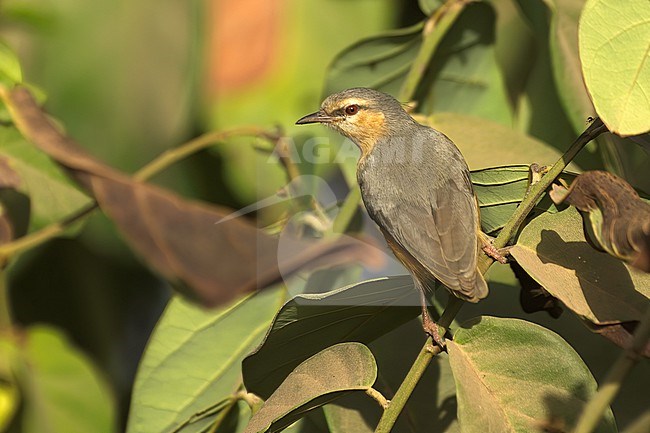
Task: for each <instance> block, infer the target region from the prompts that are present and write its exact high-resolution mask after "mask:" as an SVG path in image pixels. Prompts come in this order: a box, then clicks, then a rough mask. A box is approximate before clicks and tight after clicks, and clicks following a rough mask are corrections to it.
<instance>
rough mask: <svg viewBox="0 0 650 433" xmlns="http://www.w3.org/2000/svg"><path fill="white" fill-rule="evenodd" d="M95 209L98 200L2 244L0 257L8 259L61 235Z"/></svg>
mask: <svg viewBox="0 0 650 433" xmlns="http://www.w3.org/2000/svg"><path fill="white" fill-rule="evenodd" d="M95 209H97V202H92V203H90V204H89V205H86V206H85V207H83V208H82V209H81V210H79V211H77V212H76V213H74V214H73V215H71V216H69V217H68V218H66V219H64V220H62V221H58V222H56V223H53V224H50V225H49V226H46V227H43V228H42V229H40V230H38V231H35V232H33V233H30V234H28V235H25V236H23V237H21V238H19V239H16V240H15V241H12V242H9V243H6V244H4V245H0V258H2V259H3V260H5V261H7V260H9V259H10V258H11V257H12V256H14V255H16V254H19V253H21V252H23V251H25V250H28V249H30V248H34V247H36V246H38V245H40V244H42V243H44V242H45V241H48V240H50V239H52V238H55V237H57V236H59V235H60V234H61V233H63V232H64V231H65V230H66V229H67V228H69V227H70V226H71V225H72V224H74V223H76V222H78V221H81V220H82V219H84V218H86V217H87V216H88V215H90V214H91V213H92V212H93V211H94V210H95Z"/></svg>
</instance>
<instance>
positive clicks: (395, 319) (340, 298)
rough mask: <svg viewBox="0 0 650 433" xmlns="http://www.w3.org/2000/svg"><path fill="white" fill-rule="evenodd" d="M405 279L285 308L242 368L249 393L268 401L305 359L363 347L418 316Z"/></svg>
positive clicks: (300, 299)
mask: <svg viewBox="0 0 650 433" xmlns="http://www.w3.org/2000/svg"><path fill="white" fill-rule="evenodd" d="M419 305H420V304H419V296H418V293H417V291H416V290H415V289H414V288H413V281H412V278H411V277H410V276H408V275H403V276H397V277H385V278H378V279H375V280H368V281H364V282H362V283H358V284H353V285H351V286H347V287H343V288H341V289H337V290H334V291H331V292H327V293H322V294H306V295H299V296H296V297H295V298H293V299H292V300H291V301H289V302H287V303H286V304H285V305H284V306H283V307H282V309H281V310H280V312H279V313H278V314H277V316H276V317H275V319H274V321H273V325H272V326H271V329H270V330H269V333H268V334H267V336H266V338H265V340H264V342H263V343H262V345H261V346H260V347H259V348H258V349H257V350H256V351H255V352H254V353H253V354H251V355H249V356H248V357H247V358H246V359H244V362H243V364H242V368H243V374H244V384H245V385H246V389H247V390H248V391H249V392H253V393H255V394H257V395H259V396H260V397H262V398H268V397H269V396H270V395H271V394H272V393H273V391H274V390H275V389H276V388H277V387H278V386H279V385H280V383H282V381H283V380H284V379H285V378H286V377H287V375H288V374H289V373H290V372H291V371H292V370H293V369H294V367H296V366H297V365H298V364H300V363H301V362H302V361H304V360H305V359H307V358H309V357H310V356H312V355H314V354H315V353H318V352H319V351H321V350H323V349H324V348H326V347H329V346H332V345H334V344H337V343H341V342H346V341H358V342H362V343H369V342H371V341H372V340H374V339H376V338H377V337H379V336H381V335H383V334H385V333H386V332H388V331H390V330H392V329H395V328H396V327H398V326H399V325H401V324H403V323H405V322H407V321H409V320H410V319H413V318H414V317H416V316H417V315H418V314H420V308H419V307H417V306H419Z"/></svg>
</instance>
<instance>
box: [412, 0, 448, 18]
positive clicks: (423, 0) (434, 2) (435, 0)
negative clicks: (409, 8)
mask: <svg viewBox="0 0 650 433" xmlns="http://www.w3.org/2000/svg"><path fill="white" fill-rule="evenodd" d="M442 3H443V2H442V0H418V4H419V5H420V9H421V10H422V12H424V14H425V15H426V16H429V15H431V14H432V13H433V12H435V11H436V10H437V9H438V8H439V7H440V6H442Z"/></svg>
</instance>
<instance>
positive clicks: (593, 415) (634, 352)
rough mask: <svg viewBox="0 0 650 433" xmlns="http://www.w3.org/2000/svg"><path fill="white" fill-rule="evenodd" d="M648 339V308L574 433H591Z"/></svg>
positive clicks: (649, 313)
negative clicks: (630, 340)
mask: <svg viewBox="0 0 650 433" xmlns="http://www.w3.org/2000/svg"><path fill="white" fill-rule="evenodd" d="M649 338H650V307H649V308H647V309H646V312H645V315H644V316H643V318H642V319H641V322H639V324H638V325H637V327H636V330H635V332H634V337H633V339H632V342H631V343H630V345H629V346H628V347H627V348H626V349H625V350H624V351H623V352H622V353H621V354H620V355H619V357H618V359H617V360H616V362H615V363H614V365H612V368H611V369H610V370H609V372H608V373H607V376H606V377H605V379H604V380H603V384H602V385H601V386H600V388H599V389H598V392H597V393H596V395H595V396H594V397H593V398H592V399H591V400H589V403H587V405H586V406H585V408H584V410H583V411H582V415H581V416H580V419H579V420H578V424H577V426H576V429H575V431H574V433H591V432H592V431H594V430H595V429H596V426H598V423H599V422H600V419H601V418H602V417H603V414H604V413H605V411H606V410H607V408H608V407H609V405H610V403H611V402H612V401H613V400H614V398H615V397H616V394H618V391H619V389H620V388H621V385H622V384H623V380H624V379H625V377H626V376H627V375H628V373H629V372H630V370H632V367H634V365H635V364H636V363H637V362H639V358H641V352H642V351H643V348H644V347H645V345H646V344H647V343H648V339H649Z"/></svg>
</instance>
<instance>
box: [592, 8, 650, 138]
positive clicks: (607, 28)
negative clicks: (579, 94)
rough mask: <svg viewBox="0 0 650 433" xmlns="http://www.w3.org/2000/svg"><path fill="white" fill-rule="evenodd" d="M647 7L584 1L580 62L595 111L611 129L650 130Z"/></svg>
mask: <svg viewBox="0 0 650 433" xmlns="http://www.w3.org/2000/svg"><path fill="white" fill-rule="evenodd" d="M648 50H650V7H648V2H647V1H646V0H627V1H625V2H620V1H617V0H589V1H587V3H586V4H585V7H584V11H583V13H582V16H581V18H580V60H581V63H582V71H583V73H584V77H585V81H586V83H587V88H588V89H589V94H590V95H591V98H592V100H593V101H594V105H595V106H596V111H597V112H598V115H599V116H600V117H601V119H602V120H603V122H605V124H606V125H607V127H608V128H609V130H610V131H612V132H615V133H617V134H619V135H624V136H625V135H637V134H641V133H644V132H647V131H649V130H650V97H648V94H649V93H650V61H648Z"/></svg>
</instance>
